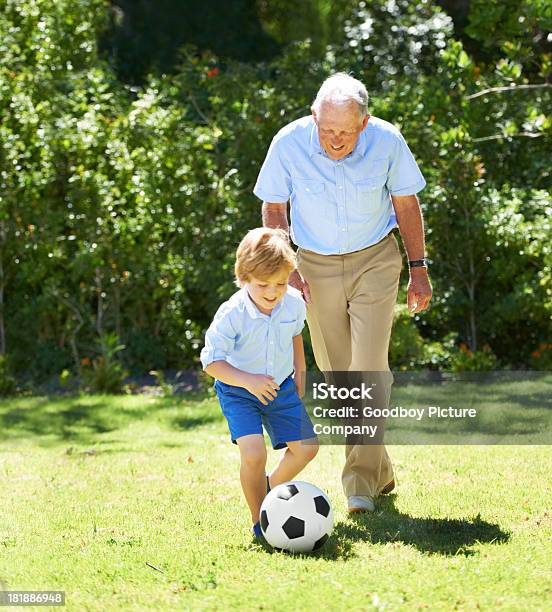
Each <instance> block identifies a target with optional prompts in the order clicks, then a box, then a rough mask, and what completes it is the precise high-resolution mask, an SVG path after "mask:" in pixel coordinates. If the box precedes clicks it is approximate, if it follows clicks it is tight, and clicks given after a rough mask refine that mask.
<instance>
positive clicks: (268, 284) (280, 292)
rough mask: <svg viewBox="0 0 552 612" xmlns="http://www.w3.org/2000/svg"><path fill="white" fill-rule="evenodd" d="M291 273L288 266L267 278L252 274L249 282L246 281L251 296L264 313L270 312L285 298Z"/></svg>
mask: <svg viewBox="0 0 552 612" xmlns="http://www.w3.org/2000/svg"><path fill="white" fill-rule="evenodd" d="M289 274H290V273H289V272H288V270H287V268H282V269H281V270H279V271H278V272H275V273H274V274H273V275H272V276H269V277H267V278H256V277H254V276H251V277H250V278H249V280H248V281H247V283H245V288H246V290H247V292H248V293H249V297H250V298H251V299H252V300H253V301H254V302H255V305H256V306H257V308H258V309H259V310H260V311H261V312H262V313H263V314H266V315H268V314H270V313H271V312H272V310H273V309H274V308H275V307H276V305H277V304H278V303H279V302H281V301H282V299H283V298H284V295H285V294H286V291H287V285H288V279H289Z"/></svg>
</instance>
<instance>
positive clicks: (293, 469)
mask: <svg viewBox="0 0 552 612" xmlns="http://www.w3.org/2000/svg"><path fill="white" fill-rule="evenodd" d="M316 453H318V440H317V439H316V438H312V439H310V440H295V441H294V442H288V443H287V448H286V450H285V452H284V455H283V457H282V458H281V459H280V463H278V465H277V466H276V468H275V469H274V470H273V472H272V473H271V474H270V476H269V482H270V486H271V487H276V486H277V485H279V484H282V483H283V482H287V481H288V480H293V479H294V478H295V476H297V474H299V472H300V471H301V470H302V469H303V468H304V467H305V466H306V465H307V464H308V463H309V462H310V461H312V460H313V459H314V458H315V457H316Z"/></svg>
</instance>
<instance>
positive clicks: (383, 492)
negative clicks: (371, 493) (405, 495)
mask: <svg viewBox="0 0 552 612" xmlns="http://www.w3.org/2000/svg"><path fill="white" fill-rule="evenodd" d="M394 488H395V479H394V478H393V480H392V481H391V482H390V483H388V484H386V485H385V486H384V487H383V489H382V490H381V493H380V495H387V494H388V493H391V491H392V490H393V489H394Z"/></svg>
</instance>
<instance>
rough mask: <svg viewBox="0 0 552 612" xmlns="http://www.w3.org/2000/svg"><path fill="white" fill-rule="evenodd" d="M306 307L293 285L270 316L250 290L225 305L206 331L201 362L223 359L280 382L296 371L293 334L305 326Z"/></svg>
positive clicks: (243, 290) (206, 363) (240, 292)
mask: <svg viewBox="0 0 552 612" xmlns="http://www.w3.org/2000/svg"><path fill="white" fill-rule="evenodd" d="M306 314H307V309H306V306H305V302H304V301H303V298H302V297H301V294H300V293H299V291H297V290H296V289H293V287H289V286H288V289H287V293H286V294H285V295H284V299H283V300H282V301H281V302H280V303H279V304H277V305H276V306H275V307H274V309H273V310H272V312H271V314H270V315H265V314H263V313H262V312H261V311H260V310H259V309H258V308H257V306H255V303H254V302H253V300H252V299H251V298H250V297H249V294H248V293H247V290H246V289H245V288H244V289H240V290H239V291H238V292H236V293H234V295H233V296H232V297H231V298H230V299H229V300H228V301H227V302H224V304H222V305H221V306H220V307H219V309H218V310H217V313H216V315H215V318H214V319H213V322H212V323H211V325H210V326H209V329H208V330H207V333H206V334H205V346H204V347H203V349H202V351H201V364H202V365H203V368H204V369H205V368H206V367H207V366H208V365H209V364H210V363H212V362H213V361H219V360H224V361H227V362H228V363H229V364H230V365H233V366H234V367H235V368H238V369H240V370H243V371H244V372H249V373H251V374H266V375H267V376H273V377H274V380H275V381H276V382H277V383H278V384H279V385H280V384H282V382H283V381H284V380H285V379H286V378H287V377H288V376H289V375H290V374H291V373H292V372H293V342H292V340H293V337H294V336H298V335H299V334H300V333H301V331H302V330H303V327H304V325H305V317H306Z"/></svg>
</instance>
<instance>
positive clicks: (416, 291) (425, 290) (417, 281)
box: [406, 268, 433, 314]
mask: <svg viewBox="0 0 552 612" xmlns="http://www.w3.org/2000/svg"><path fill="white" fill-rule="evenodd" d="M432 295H433V289H432V288H431V282H430V281H429V276H428V274H427V268H411V270H410V280H409V281H408V289H407V296H406V301H407V305H408V311H409V312H410V313H412V314H416V313H417V312H422V311H423V310H425V309H426V308H427V307H428V306H429V302H430V300H431V296H432Z"/></svg>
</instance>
